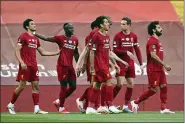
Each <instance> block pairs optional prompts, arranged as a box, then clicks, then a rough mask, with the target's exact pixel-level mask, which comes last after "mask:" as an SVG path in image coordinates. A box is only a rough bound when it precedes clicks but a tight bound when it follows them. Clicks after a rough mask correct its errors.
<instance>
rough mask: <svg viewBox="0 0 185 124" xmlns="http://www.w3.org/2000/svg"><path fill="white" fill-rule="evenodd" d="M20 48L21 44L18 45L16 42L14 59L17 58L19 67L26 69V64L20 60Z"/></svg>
mask: <svg viewBox="0 0 185 124" xmlns="http://www.w3.org/2000/svg"><path fill="white" fill-rule="evenodd" d="M21 48H22V45H18V44H17V45H16V46H15V57H16V59H17V60H18V62H19V63H20V65H21V68H22V69H24V70H26V69H27V66H26V64H25V63H24V61H23V60H22V58H21V54H20V50H21Z"/></svg>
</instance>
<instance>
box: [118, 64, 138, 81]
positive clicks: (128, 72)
mask: <svg viewBox="0 0 185 124" xmlns="http://www.w3.org/2000/svg"><path fill="white" fill-rule="evenodd" d="M118 66H119V67H120V74H116V77H117V76H124V77H125V78H135V77H136V74H135V66H134V62H130V63H129V67H128V68H125V66H124V65H123V64H121V63H118Z"/></svg>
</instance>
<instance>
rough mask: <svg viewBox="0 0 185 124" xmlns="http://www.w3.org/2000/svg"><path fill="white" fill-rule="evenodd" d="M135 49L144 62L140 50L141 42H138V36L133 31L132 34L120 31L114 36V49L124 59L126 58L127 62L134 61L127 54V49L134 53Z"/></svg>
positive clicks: (140, 60) (140, 59)
mask: <svg viewBox="0 0 185 124" xmlns="http://www.w3.org/2000/svg"><path fill="white" fill-rule="evenodd" d="M134 49H135V51H136V54H137V58H138V60H139V63H140V64H142V57H141V52H140V49H139V43H138V40H137V36H136V35H135V34H134V33H133V32H130V34H127V35H126V34H124V33H123V32H122V31H121V32H118V33H117V34H116V35H115V36H114V39H113V51H114V53H115V54H116V55H117V56H119V57H120V58H121V59H122V60H124V61H126V62H130V61H133V60H132V59H130V57H129V56H128V55H127V51H129V52H131V53H132V54H134Z"/></svg>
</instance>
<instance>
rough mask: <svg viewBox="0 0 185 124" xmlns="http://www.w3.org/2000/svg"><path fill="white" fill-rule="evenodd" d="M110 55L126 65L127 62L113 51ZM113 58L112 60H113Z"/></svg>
mask: <svg viewBox="0 0 185 124" xmlns="http://www.w3.org/2000/svg"><path fill="white" fill-rule="evenodd" d="M110 57H112V58H114V59H115V60H117V61H119V62H121V63H122V64H124V65H125V66H128V63H127V62H125V61H123V60H122V59H120V58H119V57H118V56H117V55H116V54H115V53H114V52H112V51H111V52H110ZM115 60H114V61H115ZM113 64H114V63H113Z"/></svg>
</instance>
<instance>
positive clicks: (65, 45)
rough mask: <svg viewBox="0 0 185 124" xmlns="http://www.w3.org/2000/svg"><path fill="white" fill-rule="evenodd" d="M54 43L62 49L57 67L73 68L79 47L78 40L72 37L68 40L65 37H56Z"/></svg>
mask: <svg viewBox="0 0 185 124" xmlns="http://www.w3.org/2000/svg"><path fill="white" fill-rule="evenodd" d="M54 42H56V43H57V44H58V46H59V49H62V50H61V52H60V56H59V58H58V63H57V65H62V66H73V56H74V51H75V49H76V48H77V47H78V38H77V37H75V36H72V37H71V38H67V37H66V36H64V35H60V36H54Z"/></svg>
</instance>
